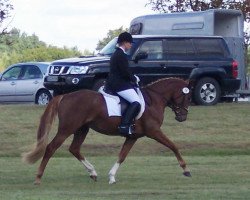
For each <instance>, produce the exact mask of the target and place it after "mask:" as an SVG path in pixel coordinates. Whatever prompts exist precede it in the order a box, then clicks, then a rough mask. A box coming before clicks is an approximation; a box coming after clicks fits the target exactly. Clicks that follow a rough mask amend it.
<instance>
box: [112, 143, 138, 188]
mask: <svg viewBox="0 0 250 200" xmlns="http://www.w3.org/2000/svg"><path fill="white" fill-rule="evenodd" d="M136 141H137V139H132V138H127V139H126V140H125V142H124V144H123V146H122V149H121V151H120V153H119V159H118V161H117V162H116V163H115V164H114V166H113V167H112V168H111V170H110V171H109V184H113V183H115V182H116V180H115V175H116V172H117V170H118V168H119V167H120V165H121V164H122V163H123V161H124V160H125V159H126V157H127V155H128V153H129V151H130V150H131V148H132V147H133V145H134V144H135V142H136Z"/></svg>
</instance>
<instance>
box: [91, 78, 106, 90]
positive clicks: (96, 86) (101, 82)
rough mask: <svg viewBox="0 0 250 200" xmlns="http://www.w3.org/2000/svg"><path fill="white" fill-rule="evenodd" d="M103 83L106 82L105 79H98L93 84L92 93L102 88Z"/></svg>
mask: <svg viewBox="0 0 250 200" xmlns="http://www.w3.org/2000/svg"><path fill="white" fill-rule="evenodd" d="M105 82H106V79H104V78H102V79H98V80H97V81H96V82H95V84H94V86H93V88H92V89H93V90H94V91H99V89H100V88H101V87H102V86H104V85H105Z"/></svg>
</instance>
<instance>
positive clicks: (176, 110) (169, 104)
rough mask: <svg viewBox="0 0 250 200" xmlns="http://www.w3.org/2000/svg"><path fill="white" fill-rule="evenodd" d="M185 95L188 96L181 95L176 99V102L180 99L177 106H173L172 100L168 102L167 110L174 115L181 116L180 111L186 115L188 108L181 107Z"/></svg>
mask: <svg viewBox="0 0 250 200" xmlns="http://www.w3.org/2000/svg"><path fill="white" fill-rule="evenodd" d="M187 95H188V94H185V93H182V94H181V95H179V96H178V97H177V98H176V100H178V99H180V98H181V97H182V101H181V102H180V103H179V104H174V103H173V100H170V101H169V102H168V104H167V106H168V107H169V108H171V109H172V110H173V111H174V112H175V113H176V115H182V114H181V109H182V110H184V111H186V113H185V114H187V113H188V107H185V106H183V104H184V101H185V99H186V97H187Z"/></svg>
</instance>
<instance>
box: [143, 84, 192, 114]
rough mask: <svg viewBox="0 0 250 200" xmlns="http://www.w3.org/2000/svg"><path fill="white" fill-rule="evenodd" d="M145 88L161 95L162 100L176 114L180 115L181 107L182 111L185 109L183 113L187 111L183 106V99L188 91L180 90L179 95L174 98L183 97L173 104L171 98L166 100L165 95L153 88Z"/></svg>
mask: <svg viewBox="0 0 250 200" xmlns="http://www.w3.org/2000/svg"><path fill="white" fill-rule="evenodd" d="M147 89H148V90H150V91H152V92H154V93H155V94H157V95H159V96H161V97H163V99H164V101H165V102H166V105H167V106H168V107H169V108H171V109H172V110H173V111H174V112H175V113H176V115H181V109H183V110H184V111H186V113H185V114H187V113H188V107H184V106H183V104H184V101H185V99H186V97H187V95H188V93H184V92H182V94H180V95H179V96H178V97H177V98H176V100H178V99H180V98H181V97H182V98H183V99H182V101H181V103H179V104H175V103H173V100H172V99H171V100H168V99H167V98H166V97H164V96H162V94H161V93H159V92H157V91H155V90H153V89H152V88H147Z"/></svg>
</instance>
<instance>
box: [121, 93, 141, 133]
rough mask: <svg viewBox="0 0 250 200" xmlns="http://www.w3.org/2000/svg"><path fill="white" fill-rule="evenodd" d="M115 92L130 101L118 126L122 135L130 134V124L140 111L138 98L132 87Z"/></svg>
mask: <svg viewBox="0 0 250 200" xmlns="http://www.w3.org/2000/svg"><path fill="white" fill-rule="evenodd" d="M117 93H118V95H119V96H121V97H122V98H124V99H126V100H127V101H128V102H130V103H131V104H130V105H129V106H128V108H127V109H126V111H125V113H124V114H123V116H122V120H121V125H120V126H119V127H118V128H119V131H120V133H121V134H123V135H128V134H132V131H131V124H132V122H133V120H134V118H135V117H136V115H137V114H138V113H139V112H140V108H141V105H140V103H139V102H140V98H139V96H138V94H137V93H136V92H135V90H134V89H128V90H124V91H120V92H117Z"/></svg>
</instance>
